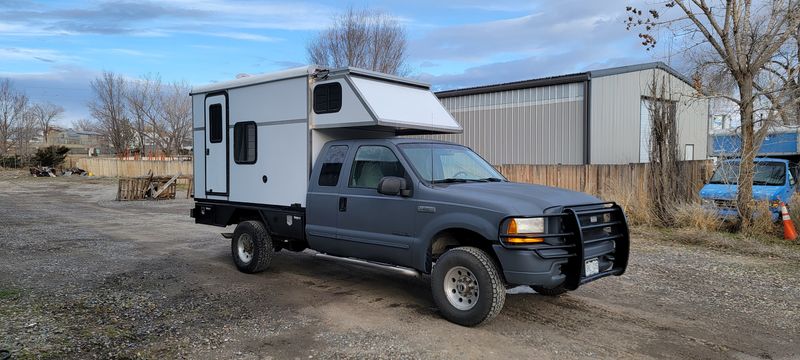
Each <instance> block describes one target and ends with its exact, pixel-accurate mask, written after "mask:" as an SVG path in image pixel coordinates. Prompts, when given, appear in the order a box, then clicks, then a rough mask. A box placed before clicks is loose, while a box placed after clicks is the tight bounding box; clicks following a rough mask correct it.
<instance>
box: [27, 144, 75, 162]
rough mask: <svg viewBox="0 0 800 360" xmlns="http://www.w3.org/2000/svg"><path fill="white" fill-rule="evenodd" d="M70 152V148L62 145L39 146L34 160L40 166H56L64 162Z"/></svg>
mask: <svg viewBox="0 0 800 360" xmlns="http://www.w3.org/2000/svg"><path fill="white" fill-rule="evenodd" d="M68 152H69V148H68V147H66V146H61V145H50V146H48V147H44V148H39V149H38V150H36V155H34V157H33V162H34V163H35V164H39V165H40V166H50V167H56V166H59V165H61V163H63V162H64V159H65V158H66V157H67V153H68Z"/></svg>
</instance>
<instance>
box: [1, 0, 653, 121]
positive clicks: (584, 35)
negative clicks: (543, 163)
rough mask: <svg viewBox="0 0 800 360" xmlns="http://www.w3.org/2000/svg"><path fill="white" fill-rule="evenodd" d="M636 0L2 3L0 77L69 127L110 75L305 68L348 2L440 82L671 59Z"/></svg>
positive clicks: (488, 80)
mask: <svg viewBox="0 0 800 360" xmlns="http://www.w3.org/2000/svg"><path fill="white" fill-rule="evenodd" d="M640 2H642V1H623V0H603V1H596V0H584V1H576V0H560V1H531V2H524V1H506V0H493V1H473V0H456V1H441V2H437V1H433V0H428V1H417V0H406V1H402V2H395V1H361V2H350V3H347V2H336V1H307V2H304V1H269V2H268V1H244V0H226V1H211V0H160V1H152V2H151V1H130V0H86V1H70V0H62V1H32V0H2V1H0V78H3V77H6V78H10V79H12V80H13V81H14V83H15V85H16V87H17V88H18V89H20V90H23V91H25V92H26V93H27V94H28V95H29V96H30V97H31V99H32V100H34V101H51V102H53V103H56V104H59V105H62V106H64V107H65V108H66V110H67V111H66V113H65V114H64V116H63V117H62V119H60V123H61V124H63V125H69V124H70V123H71V121H73V120H75V119H79V118H82V117H89V114H88V111H87V110H86V102H87V101H88V100H89V99H90V98H91V91H90V90H89V81H90V80H91V79H93V78H94V77H96V76H97V75H98V74H99V73H100V72H101V71H103V70H108V71H114V72H118V73H121V74H123V75H125V76H127V77H131V78H135V77H139V76H142V75H146V74H159V75H160V76H161V77H162V79H164V80H167V81H173V80H186V81H188V82H189V83H190V84H193V85H200V84H204V83H209V82H215V81H221V80H228V79H232V78H234V77H235V76H236V75H237V74H239V73H251V74H252V73H262V72H270V71H274V70H280V69H284V68H287V67H293V66H299V65H303V64H305V63H306V62H307V60H306V59H307V57H306V50H305V46H306V43H307V42H308V40H309V39H311V38H312V37H314V36H315V35H316V34H317V33H318V32H319V31H320V30H322V29H324V28H325V27H327V26H328V25H329V23H330V20H331V16H332V15H334V14H336V13H339V12H341V11H342V10H343V9H345V8H346V7H347V6H354V7H357V8H358V7H369V8H373V9H377V10H381V11H384V12H386V13H388V14H390V15H392V16H394V17H396V18H397V19H398V20H399V21H400V22H401V23H402V24H403V25H404V26H405V27H406V29H407V31H408V38H409V39H408V40H409V57H408V62H409V65H410V68H411V70H412V71H411V76H412V77H415V78H418V79H421V80H424V81H426V82H429V83H431V84H432V85H433V87H434V88H435V89H452V88H459V87H466V86H474V85H485V84H492V83H499V82H508V81H517V80H524V79H530V78H535V77H542V76H550V75H558V74H565V73H571V72H578V71H583V70H588V69H598V68H604V67H612V66H620V65H628V64H634V63H640V62H647V61H654V60H661V61H667V58H666V57H665V56H663V52H664V51H663V50H661V49H657V51H654V52H646V51H644V49H643V48H642V47H641V46H640V45H639V44H638V38H637V37H636V33H633V32H628V31H626V30H625V26H624V24H623V19H624V17H626V15H625V6H627V5H629V4H631V3H634V5H640V4H638V3H640ZM645 7H646V6H645Z"/></svg>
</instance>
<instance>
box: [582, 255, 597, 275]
mask: <svg viewBox="0 0 800 360" xmlns="http://www.w3.org/2000/svg"><path fill="white" fill-rule="evenodd" d="M584 271H585V272H586V276H587V277H588V276H592V275H594V274H597V273H599V272H600V263H599V262H598V261H597V258H594V259H589V260H586V265H585V266H584Z"/></svg>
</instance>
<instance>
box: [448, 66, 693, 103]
mask: <svg viewBox="0 0 800 360" xmlns="http://www.w3.org/2000/svg"><path fill="white" fill-rule="evenodd" d="M650 69H661V70H664V71H666V72H668V73H670V74H672V75H673V76H675V77H677V78H678V79H680V80H681V81H683V82H685V83H687V84H689V85H690V86H693V83H692V81H691V80H690V79H689V78H688V77H686V76H684V75H683V74H681V73H680V72H678V71H677V70H675V69H673V68H672V67H670V66H669V65H667V64H665V63H663V62H661V61H657V62H650V63H644V64H636V65H628V66H620V67H614V68H608V69H600V70H590V71H585V72H579V73H574V74H566V75H558V76H549V77H543V78H537V79H529V80H522V81H514V82H508V83H501V84H492V85H482V86H475V87H468V88H462V89H454V90H445V91H439V92H437V93H436V96H438V97H439V98H440V99H441V98H449V97H456V96H464V95H475V94H485V93H490V92H498V91H508V90H518V89H528V88H535V87H541V86H550V85H560V84H571V83H576V82H583V81H589V80H591V79H592V78H598V77H603V76H611V75H619V74H625V73H630V72H636V71H642V70H650Z"/></svg>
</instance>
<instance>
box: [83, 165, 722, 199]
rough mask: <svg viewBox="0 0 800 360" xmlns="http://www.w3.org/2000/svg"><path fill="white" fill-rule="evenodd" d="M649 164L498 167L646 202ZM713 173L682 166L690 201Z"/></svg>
mask: <svg viewBox="0 0 800 360" xmlns="http://www.w3.org/2000/svg"><path fill="white" fill-rule="evenodd" d="M67 165H69V166H77V167H79V168H81V169H84V170H86V171H90V172H92V173H94V175H96V176H110V177H137V176H145V175H147V174H148V172H149V171H152V172H153V175H155V176H172V175H176V174H178V173H180V174H182V175H184V176H191V175H192V162H191V161H176V160H172V161H161V160H120V159H116V158H68V160H67ZM648 167H649V165H648V164H624V165H498V166H497V169H498V170H500V172H501V173H503V175H505V176H506V177H507V178H508V179H509V180H511V181H518V182H525V183H531V184H541V185H549V186H555V187H560V188H565V189H570V190H575V191H581V192H585V193H589V194H592V195H595V196H599V197H601V198H608V197H613V195H618V194H619V193H620V192H624V193H626V194H628V196H634V197H636V198H647V190H646V184H647V181H646V180H647V170H648ZM713 170H714V167H713V164H712V162H711V161H710V160H697V161H682V162H680V176H679V177H678V178H677V179H675V181H679V182H680V184H681V187H682V188H683V189H684V191H685V192H686V194H687V195H688V196H689V197H693V196H696V194H697V192H698V191H699V190H700V188H701V187H702V186H703V184H705V183H706V181H708V179H709V177H710V176H711V173H712V171H713Z"/></svg>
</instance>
